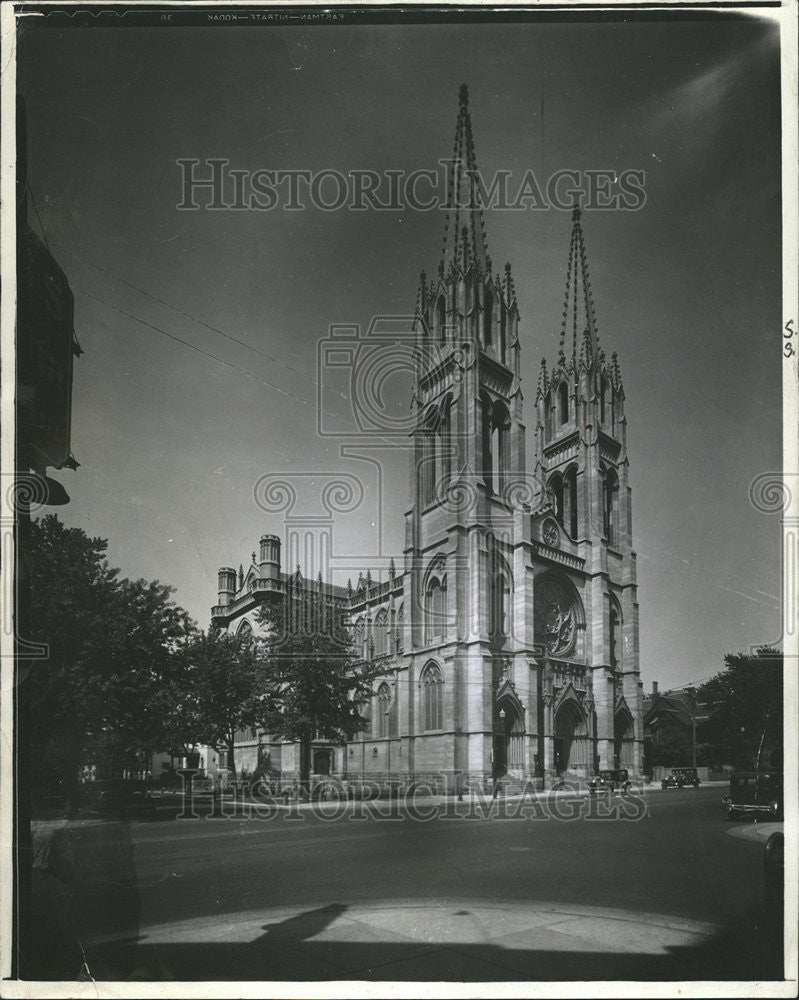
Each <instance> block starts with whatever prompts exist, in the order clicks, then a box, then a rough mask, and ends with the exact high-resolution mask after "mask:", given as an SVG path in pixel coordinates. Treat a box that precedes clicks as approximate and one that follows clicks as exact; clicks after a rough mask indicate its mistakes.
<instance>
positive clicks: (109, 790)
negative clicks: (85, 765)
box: [83, 778, 155, 816]
mask: <svg viewBox="0 0 799 1000" xmlns="http://www.w3.org/2000/svg"><path fill="white" fill-rule="evenodd" d="M83 801H84V804H85V805H86V806H87V807H88V808H89V809H96V810H97V811H98V812H113V813H124V814H125V815H145V816H152V815H154V813H155V803H154V802H153V800H152V796H151V795H150V790H149V787H148V786H147V784H146V783H145V782H144V781H133V780H125V779H115V778H112V779H98V780H97V781H89V782H86V784H85V785H84V786H83Z"/></svg>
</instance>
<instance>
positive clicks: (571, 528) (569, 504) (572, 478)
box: [563, 465, 578, 538]
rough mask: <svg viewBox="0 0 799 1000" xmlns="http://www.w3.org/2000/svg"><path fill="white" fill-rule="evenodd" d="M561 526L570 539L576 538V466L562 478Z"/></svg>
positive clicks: (568, 470) (570, 468) (571, 467)
mask: <svg viewBox="0 0 799 1000" xmlns="http://www.w3.org/2000/svg"><path fill="white" fill-rule="evenodd" d="M563 526H564V528H565V529H566V530H567V531H568V533H569V535H570V536H571V537H572V538H576V537H577V526H578V518H577V466H575V465H572V466H570V467H569V468H568V469H567V470H566V475H565V476H564V477H563Z"/></svg>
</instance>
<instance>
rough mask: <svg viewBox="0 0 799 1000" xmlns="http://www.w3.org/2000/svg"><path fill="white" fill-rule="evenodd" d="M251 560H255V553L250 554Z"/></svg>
mask: <svg viewBox="0 0 799 1000" xmlns="http://www.w3.org/2000/svg"><path fill="white" fill-rule="evenodd" d="M252 561H253V562H255V553H254V552H253V554H252Z"/></svg>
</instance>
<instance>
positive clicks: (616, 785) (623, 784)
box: [588, 767, 632, 795]
mask: <svg viewBox="0 0 799 1000" xmlns="http://www.w3.org/2000/svg"><path fill="white" fill-rule="evenodd" d="M631 787H632V786H631V782H630V774H629V772H628V770H627V768H626V767H616V768H613V769H612V770H608V771H599V772H598V773H597V774H595V775H594V777H593V778H591V780H590V781H589V782H588V790H589V792H590V793H591V794H592V795H596V793H597V789H599V788H607V789H608V791H611V792H613V791H617V790H619V789H621V791H623V792H628V791H629V790H630V788H631Z"/></svg>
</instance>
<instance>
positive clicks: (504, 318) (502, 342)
mask: <svg viewBox="0 0 799 1000" xmlns="http://www.w3.org/2000/svg"><path fill="white" fill-rule="evenodd" d="M507 331H508V311H507V309H506V308H505V303H504V302H500V307H499V360H500V361H501V362H502V363H503V365H504V364H505V363H506V362H505V351H506V349H507V346H508V345H507V338H508V332H507Z"/></svg>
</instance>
